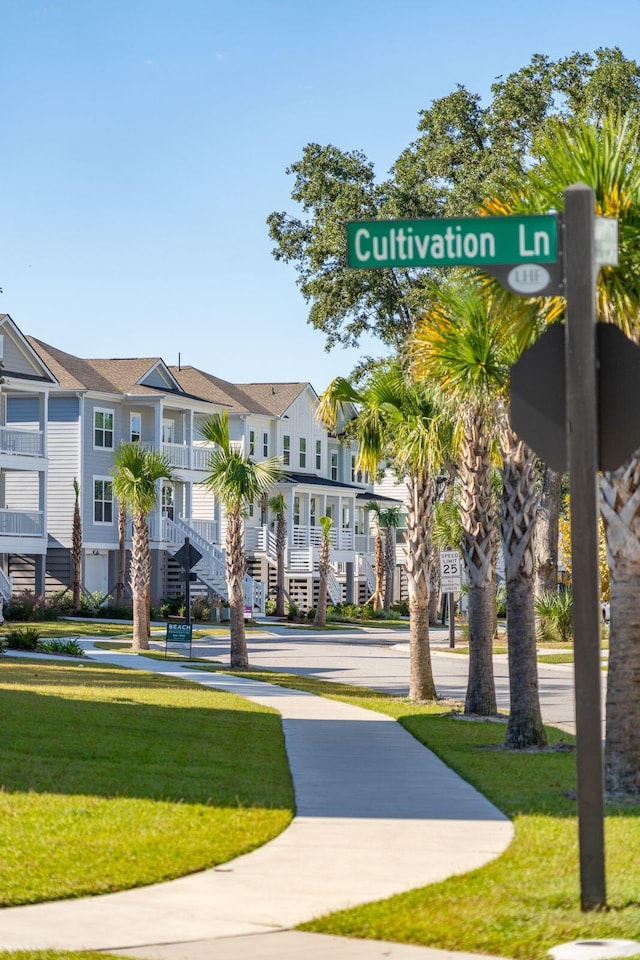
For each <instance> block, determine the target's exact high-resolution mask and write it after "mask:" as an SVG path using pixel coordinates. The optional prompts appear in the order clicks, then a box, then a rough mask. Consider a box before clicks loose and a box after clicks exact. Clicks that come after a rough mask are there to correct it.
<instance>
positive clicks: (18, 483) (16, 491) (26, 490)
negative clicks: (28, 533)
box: [2, 470, 40, 511]
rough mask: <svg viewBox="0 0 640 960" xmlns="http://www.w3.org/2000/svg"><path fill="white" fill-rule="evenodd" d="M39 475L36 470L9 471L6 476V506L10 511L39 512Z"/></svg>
mask: <svg viewBox="0 0 640 960" xmlns="http://www.w3.org/2000/svg"><path fill="white" fill-rule="evenodd" d="M39 499H40V484H39V474H38V473H37V472H36V471H34V470H7V471H6V472H5V475H4V504H2V506H5V507H6V508H7V509H8V510H25V511H28V510H38V509H39V508H40V506H39Z"/></svg>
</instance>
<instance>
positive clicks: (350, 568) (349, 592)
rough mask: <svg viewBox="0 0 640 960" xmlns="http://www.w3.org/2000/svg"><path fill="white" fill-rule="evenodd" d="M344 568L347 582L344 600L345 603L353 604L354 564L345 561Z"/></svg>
mask: <svg viewBox="0 0 640 960" xmlns="http://www.w3.org/2000/svg"><path fill="white" fill-rule="evenodd" d="M345 567H346V574H347V581H346V584H345V587H346V591H345V595H346V600H347V603H355V572H354V568H355V564H354V563H353V562H349V561H347V563H346V564H345Z"/></svg>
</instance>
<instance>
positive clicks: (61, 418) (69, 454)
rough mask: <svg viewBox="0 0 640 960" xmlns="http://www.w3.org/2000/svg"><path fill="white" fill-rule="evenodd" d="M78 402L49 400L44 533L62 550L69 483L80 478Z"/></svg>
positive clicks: (66, 540) (67, 529)
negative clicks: (46, 526) (45, 530)
mask: <svg viewBox="0 0 640 960" xmlns="http://www.w3.org/2000/svg"><path fill="white" fill-rule="evenodd" d="M77 417H78V400H77V399H76V398H74V397H64V398H63V397H60V398H58V397H55V398H54V397H52V398H51V400H50V409H49V426H48V432H49V475H48V490H47V525H48V533H49V534H50V535H51V536H52V537H53V538H54V539H55V540H56V541H58V543H59V544H61V545H62V546H64V547H70V546H71V534H72V527H73V506H74V503H75V494H74V492H73V479H74V477H77V478H78V481H79V482H80V483H82V480H81V477H80V429H79V423H78V419H77Z"/></svg>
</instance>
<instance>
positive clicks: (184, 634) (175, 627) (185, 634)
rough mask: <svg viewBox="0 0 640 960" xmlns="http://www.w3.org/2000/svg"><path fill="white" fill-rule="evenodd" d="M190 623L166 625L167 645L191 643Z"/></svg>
mask: <svg viewBox="0 0 640 960" xmlns="http://www.w3.org/2000/svg"><path fill="white" fill-rule="evenodd" d="M191 630H192V627H191V624H190V623H168V624H167V643H191Z"/></svg>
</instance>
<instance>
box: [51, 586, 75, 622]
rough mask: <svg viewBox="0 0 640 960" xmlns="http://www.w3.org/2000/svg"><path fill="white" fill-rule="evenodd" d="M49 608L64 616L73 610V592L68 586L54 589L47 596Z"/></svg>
mask: <svg viewBox="0 0 640 960" xmlns="http://www.w3.org/2000/svg"><path fill="white" fill-rule="evenodd" d="M49 603H50V604H51V608H52V609H53V610H55V611H56V613H58V614H59V615H60V616H65V615H66V614H68V613H71V612H72V611H73V594H72V593H71V591H70V590H69V588H68V587H65V589H64V590H56V591H55V592H54V593H52V594H51V597H50V598H49Z"/></svg>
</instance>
